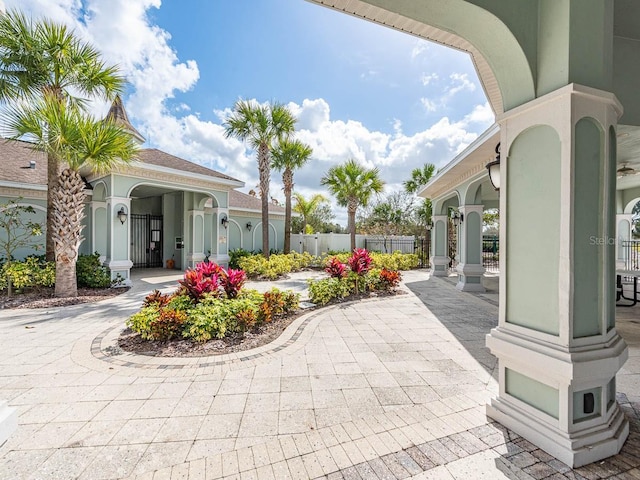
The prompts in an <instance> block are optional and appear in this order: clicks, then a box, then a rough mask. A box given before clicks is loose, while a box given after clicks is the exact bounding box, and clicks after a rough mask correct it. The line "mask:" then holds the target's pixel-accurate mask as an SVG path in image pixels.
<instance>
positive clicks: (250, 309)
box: [182, 296, 259, 342]
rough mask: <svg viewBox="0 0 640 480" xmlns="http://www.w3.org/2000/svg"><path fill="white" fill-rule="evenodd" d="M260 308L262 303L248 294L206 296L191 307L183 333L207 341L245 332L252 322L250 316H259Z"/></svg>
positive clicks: (196, 339)
mask: <svg viewBox="0 0 640 480" xmlns="http://www.w3.org/2000/svg"><path fill="white" fill-rule="evenodd" d="M258 310H259V304H256V303H255V302H254V301H253V300H252V299H251V298H247V297H246V296H239V297H238V298H232V299H220V298H215V297H209V296H205V298H204V299H203V300H202V301H201V302H200V303H199V304H198V305H196V306H195V307H194V308H193V309H191V310H190V311H189V316H188V318H187V321H186V322H185V328H184V331H183V332H182V335H183V336H184V337H185V338H191V339H193V340H195V341H196V342H206V341H208V340H211V339H212V338H224V337H225V336H229V335H232V334H234V333H243V332H244V331H245V330H246V329H247V328H249V327H250V326H251V325H249V323H250V319H255V318H257V317H258ZM254 321H255V320H254Z"/></svg>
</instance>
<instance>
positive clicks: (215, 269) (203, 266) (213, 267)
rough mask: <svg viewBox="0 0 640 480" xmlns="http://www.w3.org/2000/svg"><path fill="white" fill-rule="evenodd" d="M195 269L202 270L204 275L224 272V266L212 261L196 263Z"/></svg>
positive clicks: (211, 275) (210, 275)
mask: <svg viewBox="0 0 640 480" xmlns="http://www.w3.org/2000/svg"><path fill="white" fill-rule="evenodd" d="M196 270H198V271H200V272H202V274H203V275H204V276H206V277H213V276H219V275H220V274H221V273H222V272H224V268H222V267H221V266H220V265H218V264H217V263H213V262H201V263H199V264H197V265H196Z"/></svg>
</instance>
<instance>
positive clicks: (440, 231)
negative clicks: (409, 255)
mask: <svg viewBox="0 0 640 480" xmlns="http://www.w3.org/2000/svg"><path fill="white" fill-rule="evenodd" d="M432 218H433V228H432V229H431V259H430V263H431V274H432V275H433V276H435V277H446V276H447V275H449V257H448V255H447V243H448V242H447V238H448V237H447V225H448V223H449V219H448V218H447V216H446V215H433V217H432Z"/></svg>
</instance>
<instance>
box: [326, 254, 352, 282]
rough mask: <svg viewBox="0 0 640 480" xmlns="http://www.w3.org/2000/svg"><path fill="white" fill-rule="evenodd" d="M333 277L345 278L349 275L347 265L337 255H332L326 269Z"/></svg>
mask: <svg viewBox="0 0 640 480" xmlns="http://www.w3.org/2000/svg"><path fill="white" fill-rule="evenodd" d="M324 271H325V272H327V273H328V274H329V276H330V277H331V278H343V277H345V276H346V275H347V267H346V266H345V265H344V263H342V262H341V261H340V260H338V259H337V258H336V257H331V258H330V259H329V261H328V262H327V266H326V267H325V269H324Z"/></svg>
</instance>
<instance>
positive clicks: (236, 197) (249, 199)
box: [229, 190, 284, 214]
mask: <svg viewBox="0 0 640 480" xmlns="http://www.w3.org/2000/svg"><path fill="white" fill-rule="evenodd" d="M229 208H231V209H232V210H233V209H234V208H239V209H244V210H254V211H257V212H261V211H262V201H261V200H260V198H258V197H254V196H252V195H247V194H246V193H242V192H238V191H237V190H230V191H229ZM269 212H271V213H282V214H284V207H281V206H279V205H274V204H273V203H271V202H269Z"/></svg>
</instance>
